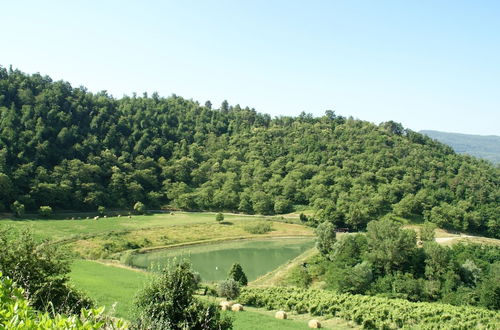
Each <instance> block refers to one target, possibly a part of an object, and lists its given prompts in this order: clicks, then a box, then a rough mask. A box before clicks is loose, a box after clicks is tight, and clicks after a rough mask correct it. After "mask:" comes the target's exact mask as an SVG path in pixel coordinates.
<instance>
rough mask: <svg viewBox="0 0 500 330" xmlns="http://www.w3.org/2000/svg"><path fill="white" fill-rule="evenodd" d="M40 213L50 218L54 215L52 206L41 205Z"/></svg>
mask: <svg viewBox="0 0 500 330" xmlns="http://www.w3.org/2000/svg"><path fill="white" fill-rule="evenodd" d="M38 214H39V215H40V216H41V217H44V218H48V217H50V216H51V215H52V208H51V207H50V206H40V209H38Z"/></svg>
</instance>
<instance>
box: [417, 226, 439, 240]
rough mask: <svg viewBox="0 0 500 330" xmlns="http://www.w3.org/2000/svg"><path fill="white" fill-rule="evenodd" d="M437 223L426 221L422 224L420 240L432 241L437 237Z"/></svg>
mask: <svg viewBox="0 0 500 330" xmlns="http://www.w3.org/2000/svg"><path fill="white" fill-rule="evenodd" d="M435 232H436V225H435V224H433V223H432V222H426V223H424V224H423V225H422V226H420V240H421V241H423V242H432V241H434V239H435V237H436V233H435Z"/></svg>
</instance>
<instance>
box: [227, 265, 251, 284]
mask: <svg viewBox="0 0 500 330" xmlns="http://www.w3.org/2000/svg"><path fill="white" fill-rule="evenodd" d="M228 278H232V279H233V280H235V281H236V282H238V283H239V284H240V285H241V286H245V285H247V284H248V279H247V276H246V275H245V272H243V268H242V267H241V265H240V264H239V263H234V264H233V265H232V266H231V268H230V269H229V273H228Z"/></svg>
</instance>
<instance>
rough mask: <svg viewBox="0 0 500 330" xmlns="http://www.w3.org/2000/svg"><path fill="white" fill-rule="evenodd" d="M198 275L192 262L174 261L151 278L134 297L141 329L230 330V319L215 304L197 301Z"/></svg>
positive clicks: (136, 320)
mask: <svg viewBox="0 0 500 330" xmlns="http://www.w3.org/2000/svg"><path fill="white" fill-rule="evenodd" d="M197 288H198V279H197V276H196V275H195V274H194V273H193V271H192V269H191V265H190V264H189V263H188V262H186V261H182V262H174V263H172V264H170V265H168V266H166V267H165V268H164V269H163V271H162V272H161V273H160V274H159V275H156V276H154V277H153V279H152V280H151V282H150V283H149V284H148V285H147V286H146V287H145V288H144V289H143V290H141V291H140V292H139V293H138V294H137V296H136V300H135V306H136V309H137V315H136V319H135V325H136V326H137V327H138V328H140V329H179V330H181V329H230V328H231V327H232V321H231V320H230V319H228V318H227V317H226V316H223V315H221V314H220V311H219V310H218V308H217V306H215V305H212V304H209V303H205V302H202V301H200V300H197V299H196V298H195V297H194V296H193V295H194V293H195V291H196V289H197Z"/></svg>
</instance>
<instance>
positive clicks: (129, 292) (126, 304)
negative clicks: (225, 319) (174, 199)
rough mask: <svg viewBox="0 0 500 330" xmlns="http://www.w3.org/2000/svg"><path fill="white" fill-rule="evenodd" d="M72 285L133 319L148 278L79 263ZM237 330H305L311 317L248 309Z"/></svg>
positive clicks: (341, 325) (340, 325)
mask: <svg viewBox="0 0 500 330" xmlns="http://www.w3.org/2000/svg"><path fill="white" fill-rule="evenodd" d="M70 275H71V281H72V283H73V284H74V285H75V286H76V287H78V288H79V289H81V290H84V291H85V292H87V293H88V294H89V295H90V296H91V297H92V298H93V299H95V301H96V303H97V304H98V305H100V306H106V310H107V311H112V306H113V304H115V303H116V305H115V309H114V313H113V315H115V316H117V317H121V318H125V319H131V317H132V311H133V298H134V295H135V293H136V292H137V290H139V289H140V288H142V287H143V285H144V283H145V282H146V281H147V277H148V275H147V274H146V273H143V272H138V271H135V270H131V269H125V268H119V267H114V266H112V265H105V264H102V263H99V262H96V261H87V260H78V261H75V263H74V264H73V266H72V271H71V274H70ZM231 315H232V316H233V319H234V329H237V330H239V329H241V330H250V329H276V330H281V329H283V330H285V329H287V330H288V329H305V328H307V322H308V320H309V319H311V317H310V316H309V315H307V314H306V315H295V314H290V315H289V319H288V320H277V319H275V318H274V316H273V315H274V311H265V310H263V309H258V308H251V307H248V308H246V311H245V312H241V313H232V312H231ZM321 321H322V324H323V325H324V326H325V328H327V329H328V328H335V329H348V328H349V327H348V326H347V323H346V322H345V321H343V320H340V319H333V320H323V319H321Z"/></svg>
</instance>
